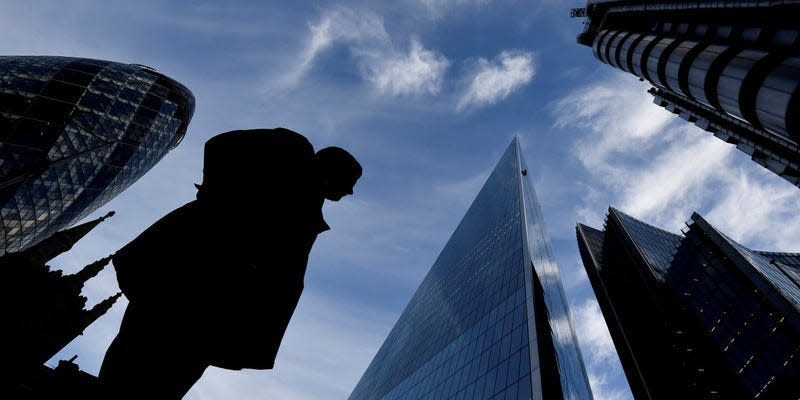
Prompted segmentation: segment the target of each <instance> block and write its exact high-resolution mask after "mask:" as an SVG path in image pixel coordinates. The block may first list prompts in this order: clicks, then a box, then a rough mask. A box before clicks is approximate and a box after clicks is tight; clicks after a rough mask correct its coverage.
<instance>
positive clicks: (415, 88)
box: [366, 40, 450, 95]
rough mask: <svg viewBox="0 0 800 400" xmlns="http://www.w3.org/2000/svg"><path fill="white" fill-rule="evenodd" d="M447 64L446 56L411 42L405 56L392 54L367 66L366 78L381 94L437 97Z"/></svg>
mask: <svg viewBox="0 0 800 400" xmlns="http://www.w3.org/2000/svg"><path fill="white" fill-rule="evenodd" d="M449 65H450V62H449V61H448V60H447V58H446V57H444V56H442V55H440V54H438V53H436V52H434V51H431V50H427V49H425V48H424V47H422V45H421V44H420V43H419V42H418V41H417V40H412V41H411V48H410V49H409V52H408V53H407V54H402V53H397V54H393V55H391V56H389V57H388V58H386V59H382V60H381V59H378V60H376V61H375V62H374V63H372V64H370V65H368V66H367V71H366V77H367V79H368V80H369V81H370V82H372V84H373V85H374V86H375V87H376V88H377V89H378V91H380V92H382V93H389V94H392V95H409V94H420V93H427V94H438V93H439V89H440V87H441V84H442V78H443V76H444V73H445V71H447V67H448V66H449Z"/></svg>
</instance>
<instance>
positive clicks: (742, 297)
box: [577, 208, 800, 399]
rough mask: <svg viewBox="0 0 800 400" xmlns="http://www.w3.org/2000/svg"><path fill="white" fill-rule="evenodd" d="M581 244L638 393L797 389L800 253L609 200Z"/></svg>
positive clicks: (771, 394)
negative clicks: (644, 217)
mask: <svg viewBox="0 0 800 400" xmlns="http://www.w3.org/2000/svg"><path fill="white" fill-rule="evenodd" d="M577 236H578V246H579V248H580V253H581V257H582V259H583V264H584V266H585V268H586V272H587V273H588V275H589V280H590V281H591V284H592V288H593V289H594V292H595V294H596V295H597V300H598V302H599V304H600V308H601V310H602V312H603V316H604V317H605V320H606V323H607V325H608V328H609V331H610V332H611V337H612V339H613V341H614V344H615V346H616V348H617V352H618V354H619V357H620V360H621V362H622V366H623V368H624V370H625V374H626V376H627V378H628V382H629V383H630V386H631V390H632V391H633V394H634V397H635V398H636V399H795V398H798V396H800V360H798V358H799V357H798V356H800V312H798V310H800V254H788V253H771V252H763V251H753V250H750V249H748V248H746V247H744V246H742V245H740V244H738V243H736V242H735V241H733V240H731V239H730V238H728V237H727V236H725V235H724V234H722V233H720V232H719V231H717V230H716V229H715V228H714V227H712V226H711V225H709V224H708V222H706V221H705V220H704V219H703V218H702V217H701V216H700V215H698V214H696V213H695V214H693V215H692V217H691V219H690V220H689V221H688V222H687V228H685V229H684V230H683V235H675V234H672V233H669V232H666V231H663V230H661V229H658V228H656V227H653V226H650V225H648V224H646V223H644V222H641V221H638V220H636V219H634V218H632V217H630V216H628V215H626V214H623V213H622V212H620V211H618V210H616V209H613V208H610V209H609V212H608V216H607V218H606V223H605V226H604V230H603V231H600V230H596V229H594V228H591V227H588V226H585V225H582V224H578V226H577Z"/></svg>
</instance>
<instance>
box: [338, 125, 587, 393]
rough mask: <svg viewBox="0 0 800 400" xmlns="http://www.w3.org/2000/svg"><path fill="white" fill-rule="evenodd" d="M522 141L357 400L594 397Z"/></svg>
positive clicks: (416, 298)
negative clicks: (529, 174) (523, 153)
mask: <svg viewBox="0 0 800 400" xmlns="http://www.w3.org/2000/svg"><path fill="white" fill-rule="evenodd" d="M527 175H528V168H527V166H526V165H525V162H524V160H523V159H522V157H521V155H520V147H519V143H518V141H517V140H516V139H515V140H514V141H513V142H512V143H511V145H510V146H509V147H508V149H507V150H506V152H505V153H504V155H503V156H502V158H501V159H500V161H499V162H498V164H497V166H496V167H495V168H494V171H493V172H492V173H491V175H490V177H489V179H488V180H487V181H486V183H485V184H484V186H483V188H482V189H481V190H480V192H479V193H478V195H477V197H476V198H475V200H474V201H473V203H472V205H471V206H470V208H469V210H468V211H467V213H466V215H465V216H464V218H463V219H462V220H461V222H460V223H459V225H458V227H457V228H456V230H455V232H454V233H453V235H452V236H451V237H450V240H449V241H448V242H447V244H446V245H445V247H444V249H443V250H442V252H441V254H440V255H439V257H438V259H437V260H436V262H435V263H434V264H433V267H431V270H430V272H428V274H427V276H426V277H425V278H424V279H423V281H422V283H421V284H420V286H419V288H418V289H417V291H416V292H415V293H414V295H413V297H412V298H411V300H410V301H409V303H408V305H407V306H406V309H405V310H404V311H403V313H402V315H401V316H400V318H399V319H398V321H397V323H396V324H395V326H394V328H392V330H391V332H390V333H389V335H388V337H387V338H386V341H385V342H384V343H383V345H382V346H381V348H380V350H378V352H377V354H376V355H375V358H374V359H373V360H372V363H371V364H370V365H369V367H368V368H367V370H366V372H365V373H364V375H363V376H362V378H361V380H360V381H359V382H358V384H357V386H356V387H355V389H354V390H353V392H352V394H351V395H350V397H349V399H350V400H367V399H369V400H400V399H404V400H412V399H425V400H439V399H487V400H488V399H498V400H499V399H504V400H517V399H519V400H529V399H548V400H550V399H576V400H577V399H581V400H584V399H591V398H592V392H591V389H590V387H589V381H588V378H587V374H586V370H585V367H584V364H583V360H582V357H581V352H580V349H579V347H578V343H577V340H576V338H575V333H574V330H573V327H572V323H571V320H570V316H569V309H568V307H567V301H566V299H565V296H564V289H563V287H562V285H561V281H560V279H559V274H558V267H557V265H556V263H555V261H554V258H553V254H552V250H551V247H550V239H549V237H548V235H547V232H546V230H545V227H544V221H543V218H542V214H541V208H540V206H539V204H538V201H537V199H536V194H535V192H534V190H533V186H532V185H531V183H530V180H529V177H528V176H527Z"/></svg>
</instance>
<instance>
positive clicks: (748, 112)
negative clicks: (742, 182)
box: [573, 0, 800, 186]
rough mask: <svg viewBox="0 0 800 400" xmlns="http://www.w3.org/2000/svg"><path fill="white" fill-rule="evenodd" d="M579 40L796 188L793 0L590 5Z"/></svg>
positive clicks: (797, 31) (604, 1)
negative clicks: (650, 86) (648, 85)
mask: <svg viewBox="0 0 800 400" xmlns="http://www.w3.org/2000/svg"><path fill="white" fill-rule="evenodd" d="M573 16H585V17H587V21H586V30H585V31H584V32H583V33H581V34H580V35H579V36H578V42H579V43H581V44H584V45H586V46H591V47H592V48H593V50H594V55H595V57H597V59H599V60H600V61H602V62H603V63H606V64H608V65H610V66H612V67H614V68H617V69H620V70H622V71H625V72H628V73H631V74H633V75H636V76H638V77H639V78H640V79H641V80H646V81H648V82H650V83H651V84H652V85H653V88H652V89H651V90H650V93H651V94H652V95H653V96H654V98H655V103H656V104H658V105H660V106H662V107H664V108H666V109H667V110H669V111H670V112H672V113H675V114H678V115H679V116H680V117H681V118H684V119H686V120H687V121H689V122H692V123H694V124H696V125H697V126H699V127H700V128H702V129H704V130H706V131H709V132H711V133H713V134H714V135H715V136H717V137H719V138H720V139H722V140H725V141H726V142H728V143H731V144H733V145H735V146H736V147H737V148H738V149H739V150H741V151H743V152H745V153H747V154H748V155H750V156H751V157H752V159H753V160H754V161H756V162H757V163H759V164H761V165H763V166H764V167H766V168H768V169H770V170H771V171H773V172H775V173H776V174H778V175H780V176H781V177H783V178H784V179H786V180H788V181H789V182H791V183H793V184H794V185H796V186H800V147H799V146H798V144H800V50H798V49H800V27H799V26H798V23H797V21H798V20H800V1H798V0H787V1H746V0H733V1H709V0H706V1H687V0H682V1H681V0H665V1H660V0H657V1H653V0H650V1H643V0H638V1H637V0H589V1H588V2H587V5H586V8H585V9H576V10H573Z"/></svg>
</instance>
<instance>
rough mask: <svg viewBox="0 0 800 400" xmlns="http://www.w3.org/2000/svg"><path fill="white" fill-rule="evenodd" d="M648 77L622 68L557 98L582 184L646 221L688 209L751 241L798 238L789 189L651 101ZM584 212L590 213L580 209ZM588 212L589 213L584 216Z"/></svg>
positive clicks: (658, 221) (676, 224) (679, 221)
mask: <svg viewBox="0 0 800 400" xmlns="http://www.w3.org/2000/svg"><path fill="white" fill-rule="evenodd" d="M646 88H647V85H646V84H643V83H641V84H640V83H637V81H636V80H635V79H633V78H630V77H628V76H625V75H624V74H615V75H614V76H612V77H610V78H608V79H605V80H600V81H598V82H595V83H593V84H591V85H589V86H586V87H583V88H580V89H578V90H576V91H574V92H572V93H570V94H568V95H567V96H565V97H564V98H563V99H561V100H559V101H557V102H556V103H555V114H556V115H555V117H556V127H558V128H570V129H574V130H577V132H578V133H577V134H576V135H575V136H576V138H575V141H574V149H575V151H574V154H575V155H576V157H577V158H578V160H579V161H580V162H581V164H583V166H584V167H585V168H586V170H587V171H588V172H589V175H590V177H591V182H590V184H589V186H592V187H594V188H595V190H596V191H600V192H603V193H605V194H606V196H594V197H593V198H592V203H593V204H591V205H589V204H588V203H587V205H586V206H585V207H584V208H586V209H588V208H589V207H593V208H596V210H594V212H595V213H597V212H603V211H604V209H605V205H598V204H596V203H597V201H598V200H601V199H602V200H605V201H606V202H607V203H610V204H612V205H614V206H617V207H619V208H621V209H622V210H623V211H625V212H628V213H630V214H631V215H633V216H635V217H637V218H640V219H643V220H645V221H647V222H649V223H652V224H655V225H657V226H660V227H664V228H666V229H668V230H671V231H673V232H677V231H678V230H680V229H681V228H682V227H683V226H684V222H685V221H686V220H687V219H688V218H689V216H690V215H691V213H692V212H693V211H698V212H701V213H704V212H705V213H707V217H708V218H709V221H710V222H711V223H712V224H715V225H716V226H717V227H718V228H719V229H721V230H723V232H728V233H729V235H731V236H732V237H733V238H734V239H737V240H742V241H744V242H745V244H749V245H751V246H767V247H768V248H771V249H776V250H777V248H775V246H785V250H787V251H789V250H796V249H797V248H798V246H800V240H795V239H793V238H797V237H800V217H798V216H797V215H796V212H794V210H797V209H798V208H799V207H800V196H798V193H797V190H796V188H794V187H793V186H792V185H791V184H789V183H788V182H785V181H784V180H783V179H781V178H779V177H778V176H776V175H774V174H771V173H770V172H768V171H767V170H766V169H764V168H763V167H761V166H759V165H757V164H755V163H753V162H752V161H751V160H749V159H748V157H747V156H746V155H745V154H743V153H741V152H739V151H738V150H736V149H735V148H734V146H732V145H730V144H727V143H725V142H723V141H721V140H719V139H717V138H715V137H713V136H712V135H711V134H709V133H707V132H704V131H702V130H700V129H699V128H697V127H695V126H694V125H692V124H688V123H686V121H684V120H682V119H678V118H676V116H675V115H673V114H671V113H669V112H667V111H666V110H664V109H663V108H661V107H658V106H656V105H655V104H652V97H651V96H650V95H648V94H647V93H646ZM583 213H584V214H587V215H591V214H592V212H591V211H588V210H584V212H583ZM591 219H592V220H596V219H597V218H596V215H592V218H591Z"/></svg>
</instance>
